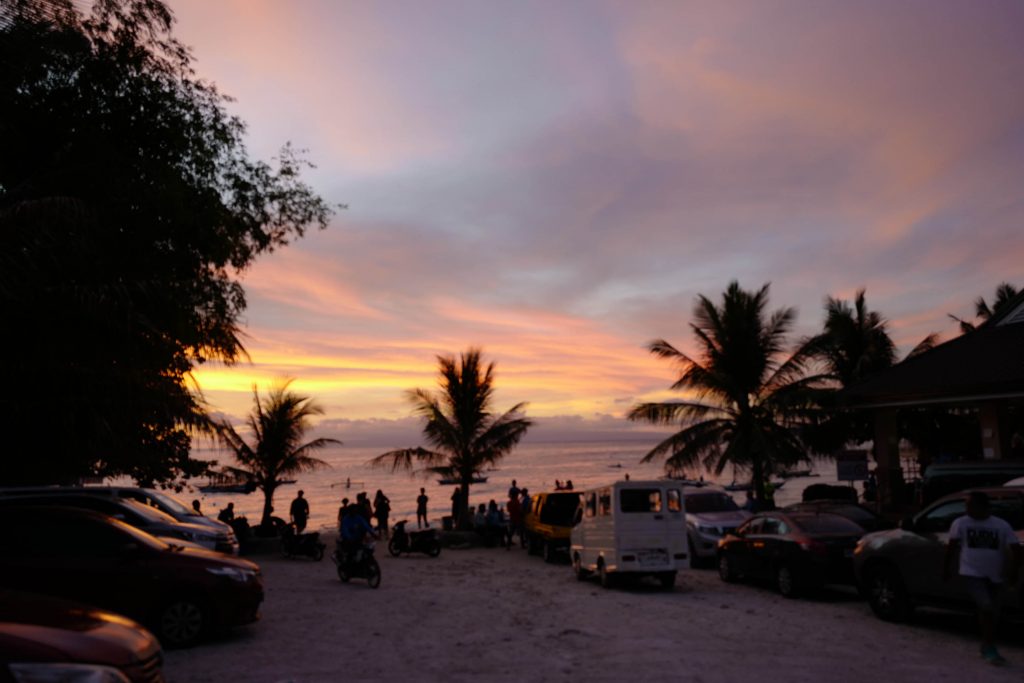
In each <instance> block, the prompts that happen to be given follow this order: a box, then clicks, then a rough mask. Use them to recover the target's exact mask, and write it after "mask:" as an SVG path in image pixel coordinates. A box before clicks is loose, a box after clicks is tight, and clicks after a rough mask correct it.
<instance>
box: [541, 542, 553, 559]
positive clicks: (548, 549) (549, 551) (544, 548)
mask: <svg viewBox="0 0 1024 683" xmlns="http://www.w3.org/2000/svg"><path fill="white" fill-rule="evenodd" d="M542 543H543V544H542V545H541V547H540V554H541V557H543V558H544V561H545V562H547V563H548V564H551V563H553V562H554V561H555V547H554V545H552V544H551V543H550V542H549V541H543V542H542Z"/></svg>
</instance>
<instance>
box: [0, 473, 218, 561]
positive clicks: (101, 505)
mask: <svg viewBox="0 0 1024 683" xmlns="http://www.w3.org/2000/svg"><path fill="white" fill-rule="evenodd" d="M0 505H63V506H68V507H76V508H84V509H86V510H93V511H95V512H101V513H103V514H105V515H110V516H111V517H113V518H115V519H120V520H122V521H123V522H126V523H128V524H130V525H131V526H133V527H135V528H137V529H141V530H142V531H145V532H146V533H148V534H152V535H153V536H161V537H168V538H180V539H182V540H185V541H189V542H191V543H196V544H198V545H201V546H203V547H204V548H208V549H209V550H217V551H219V552H224V553H227V554H231V555H237V554H238V540H237V539H236V538H235V535H234V532H232V531H231V529H230V528H228V529H227V530H226V531H224V530H221V529H212V528H210V527H208V526H204V525H199V524H185V523H182V522H179V521H178V520H176V519H175V518H173V517H171V516H170V515H167V514H164V513H163V512H161V511H160V510H158V509H156V508H155V507H151V506H149V505H145V504H143V503H138V502H136V501H134V500H130V499H126V498H114V497H107V496H95V495H88V494H84V493H79V492H77V491H74V490H73V491H72V492H70V493H66V492H64V491H63V490H61V489H53V490H50V491H48V492H46V493H34V494H24V493H21V494H8V495H5V496H3V497H0Z"/></svg>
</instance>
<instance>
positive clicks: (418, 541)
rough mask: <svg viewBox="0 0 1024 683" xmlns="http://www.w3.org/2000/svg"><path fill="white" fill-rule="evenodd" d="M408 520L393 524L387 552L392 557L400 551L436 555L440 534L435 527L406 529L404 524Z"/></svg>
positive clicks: (437, 553)
mask: <svg viewBox="0 0 1024 683" xmlns="http://www.w3.org/2000/svg"><path fill="white" fill-rule="evenodd" d="M406 524H408V520H404V519H403V520H402V521H401V522H398V523H397V524H395V526H394V529H392V531H391V540H390V541H388V552H389V553H391V554H392V555H393V556H394V557H398V556H399V555H401V554H402V553H426V554H427V555H429V556H430V557H437V556H438V555H440V554H441V536H440V534H438V533H437V529H420V530H417V531H406V530H405V525H406Z"/></svg>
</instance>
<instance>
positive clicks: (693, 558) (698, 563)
mask: <svg viewBox="0 0 1024 683" xmlns="http://www.w3.org/2000/svg"><path fill="white" fill-rule="evenodd" d="M686 549H687V550H689V551H690V566H691V567H692V568H694V569H700V568H701V567H703V566H704V559H703V558H701V557H700V556H699V555H697V546H695V545H694V544H693V539H692V538H689V537H688V538H687V539H686Z"/></svg>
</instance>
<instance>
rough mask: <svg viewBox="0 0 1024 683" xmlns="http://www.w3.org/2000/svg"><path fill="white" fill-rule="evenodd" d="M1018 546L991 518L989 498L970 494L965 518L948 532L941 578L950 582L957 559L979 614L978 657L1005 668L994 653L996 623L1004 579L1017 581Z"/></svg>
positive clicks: (1007, 527)
mask: <svg viewBox="0 0 1024 683" xmlns="http://www.w3.org/2000/svg"><path fill="white" fill-rule="evenodd" d="M1019 551H1020V542H1019V541H1018V540H1017V536H1016V534H1015V533H1014V532H1013V527H1011V526H1010V525H1009V524H1008V523H1007V522H1006V521H1005V520H1003V519H1001V518H999V517H993V516H992V515H991V511H990V502H989V497H988V495H987V494H986V493H984V492H983V491H972V492H971V493H970V495H969V497H968V498H967V514H966V515H964V516H963V517H958V518H957V519H956V520H954V521H953V525H952V526H951V527H950V528H949V545H948V546H947V550H946V562H945V567H944V571H943V577H944V578H945V579H946V580H947V581H948V580H949V579H950V578H952V567H953V562H954V560H956V559H957V558H959V568H960V576H961V577H963V580H964V583H965V584H966V586H967V593H968V595H970V597H971V600H973V601H974V604H975V606H976V607H977V610H978V621H979V623H980V624H981V656H982V657H984V658H985V660H986V661H988V662H989V663H991V664H997V665H998V664H1005V663H1006V660H1005V659H1004V658H1003V656H1002V655H1000V654H999V650H997V649H996V643H995V640H996V622H997V621H998V618H999V602H1000V598H1001V597H1002V592H1003V587H1004V583H1003V581H1004V580H1005V579H1009V580H1010V583H1016V581H1017V564H1018V563H1017V559H1018V554H1019Z"/></svg>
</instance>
